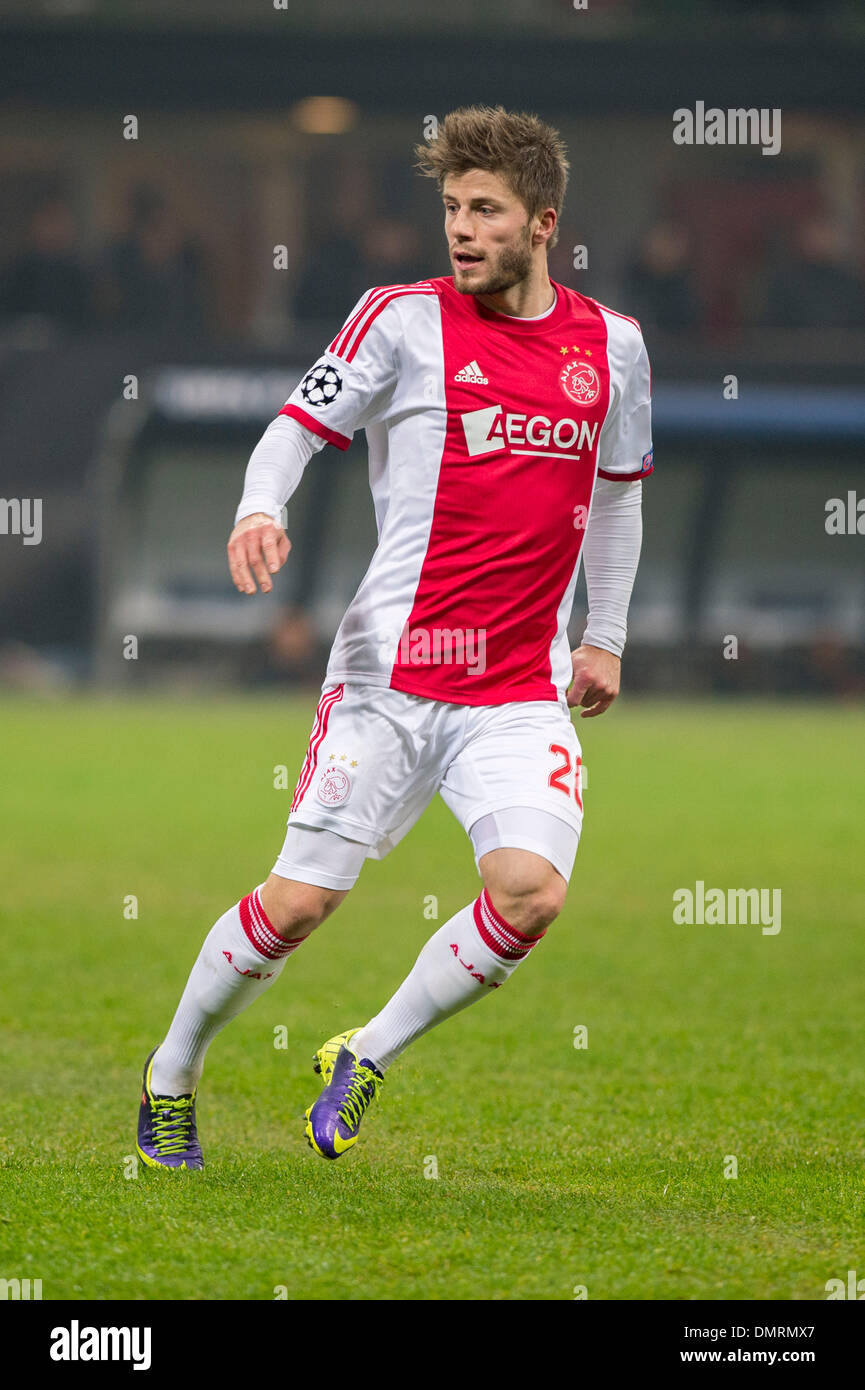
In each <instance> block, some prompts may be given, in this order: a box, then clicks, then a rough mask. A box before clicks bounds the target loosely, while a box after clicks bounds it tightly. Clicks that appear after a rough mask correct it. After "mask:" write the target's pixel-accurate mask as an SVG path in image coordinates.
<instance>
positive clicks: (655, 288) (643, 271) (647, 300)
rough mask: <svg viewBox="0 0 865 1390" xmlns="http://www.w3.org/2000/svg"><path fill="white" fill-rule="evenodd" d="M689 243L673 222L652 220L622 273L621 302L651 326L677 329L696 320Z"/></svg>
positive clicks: (685, 234)
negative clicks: (633, 256)
mask: <svg viewBox="0 0 865 1390" xmlns="http://www.w3.org/2000/svg"><path fill="white" fill-rule="evenodd" d="M693 279H694V277H693V270H692V267H691V244H690V238H689V236H688V233H687V231H686V229H685V228H684V227H682V226H679V225H678V224H677V223H675V222H669V221H665V222H656V223H655V224H654V226H652V227H650V228H649V230H648V232H646V234H645V236H644V237H643V240H642V242H641V244H640V247H639V249H638V251H637V254H636V256H635V258H634V260H633V261H632V262H631V264H630V265H629V266H628V268H627V270H626V272H625V281H624V292H623V296H622V303H623V304H625V305H627V310H628V313H629V314H633V316H634V318H636V319H639V320H640V322H641V323H644V324H646V325H647V326H649V327H651V328H658V329H661V330H667V331H669V332H681V331H682V330H684V329H688V328H693V327H694V325H695V324H696V322H697V301H696V297H695V294H694V288H693Z"/></svg>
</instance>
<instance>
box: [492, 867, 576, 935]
mask: <svg viewBox="0 0 865 1390" xmlns="http://www.w3.org/2000/svg"><path fill="white" fill-rule="evenodd" d="M480 870H481V874H482V875H483V879H484V885H485V887H486V890H487V892H488V893H489V895H490V898H491V900H492V904H493V907H494V908H495V910H496V912H498V913H500V914H501V916H502V917H504V919H505V921H506V922H509V923H510V925H511V926H512V927H514V928H515V929H516V930H517V931H521V932H524V933H525V935H526V936H539V935H540V933H541V932H542V931H544V930H545V928H546V927H548V926H549V925H550V923H551V922H554V921H555V919H556V918H557V917H558V915H559V913H560V912H561V910H562V908H563V907H564V905H565V897H566V895H567V891H568V885H567V883H566V882H565V880H564V879H563V878H562V876H561V874H560V873H559V872H558V870H557V869H555V868H554V867H553V865H552V864H551V863H550V862H549V860H548V859H543V858H542V857H541V856H540V855H539V854H533V853H532V852H531V851H530V850H520V849H497V850H491V851H490V852H489V854H485V855H484V856H483V858H482V859H481V861H480Z"/></svg>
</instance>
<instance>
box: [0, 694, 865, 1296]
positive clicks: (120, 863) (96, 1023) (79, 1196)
mask: <svg viewBox="0 0 865 1390" xmlns="http://www.w3.org/2000/svg"><path fill="white" fill-rule="evenodd" d="M315 699H316V695H315V693H311V694H310V695H308V696H306V697H304V698H290V699H289V698H284V699H274V698H268V699H260V700H259V699H252V698H249V699H235V700H227V699H213V700H211V699H210V698H204V699H202V698H201V697H197V698H196V697H192V696H190V698H189V699H188V700H187V701H180V700H178V699H175V700H173V701H170V702H160V701H157V700H151V699H143V698H141V699H139V698H131V699H127V700H122V701H116V702H112V701H96V700H89V699H76V700H72V701H69V702H53V701H36V702H34V701H32V700H30V701H25V700H24V699H22V698H19V697H8V698H6V699H4V700H3V701H2V703H0V723H2V728H3V734H4V739H3V745H4V748H3V755H2V791H0V799H2V812H3V819H2V843H0V861H2V883H3V894H2V898H3V910H2V913H3V919H4V926H3V934H2V939H3V989H2V1002H0V1011H2V1029H3V1045H2V1086H0V1090H2V1097H3V1100H2V1122H0V1123H2V1129H0V1276H3V1277H7V1278H12V1277H19V1278H25V1277H30V1278H41V1279H42V1281H43V1297H44V1298H45V1299H54V1298H57V1299H79V1298H135V1299H181V1300H183V1299H234V1298H240V1299H267V1300H270V1299H273V1298H275V1297H278V1296H280V1293H281V1292H282V1291H284V1296H287V1297H288V1298H289V1299H294V1298H298V1299H303V1298H312V1299H382V1298H384V1299H387V1298H399V1299H441V1300H448V1299H518V1300H524V1299H553V1300H558V1299H563V1300H568V1299H573V1298H574V1297H575V1290H577V1288H578V1286H584V1287H585V1289H586V1292H587V1296H588V1298H589V1299H683V1300H686V1299H705V1298H708V1299H756V1298H772V1299H778V1300H787V1299H823V1298H825V1297H826V1294H825V1292H824V1289H825V1284H826V1281H827V1280H828V1279H831V1278H842V1279H845V1278H846V1272H847V1270H848V1269H858V1270H859V1272H860V1274H862V1273H865V1245H863V1240H862V1231H863V1192H865V1182H863V1137H865V1121H863V1106H862V1095H863V1089H865V1050H863V1041H862V1020H863V1010H862V997H863V996H862V980H863V977H865V934H863V932H862V921H863V917H865V911H863V909H865V890H863V876H862V872H861V866H862V855H861V834H862V831H861V809H858V808H861V789H862V784H863V762H865V753H863V750H865V716H863V713H862V711H861V710H855V709H844V708H842V707H839V706H829V705H820V704H798V705H797V704H781V703H775V704H759V705H758V704H748V705H733V704H713V703H709V702H707V703H705V704H684V703H662V702H656V703H649V704H646V703H643V702H640V701H638V700H637V699H635V698H633V697H631V698H628V697H625V698H623V699H622V700H621V702H620V704H619V706H618V707H614V708H613V709H612V710H611V711H610V712H609V713H608V714H607V715H605V716H604V717H603V718H602V719H598V720H591V721H579V722H578V728H579V732H580V735H581V738H582V740H583V746H584V758H585V762H586V766H587V768H588V774H589V776H588V788H587V791H586V795H585V801H586V822H585V829H584V834H583V842H582V845H581V847H580V851H579V854H578V856H577V864H576V868H575V871H574V876H573V879H572V882H571V890H570V895H569V899H568V904H567V906H566V909H565V912H564V914H563V916H562V917H561V918H560V919H559V920H558V922H556V923H555V925H554V926H553V927H552V928H551V929H550V931H549V933H548V935H547V937H546V939H545V940H544V942H543V943H542V945H541V946H540V947H539V948H538V949H537V951H536V952H535V953H534V954H533V956H532V958H531V959H530V960H529V961H527V962H526V963H525V965H524V966H523V967H522V968H521V969H520V970H519V971H518V972H517V973H516V974H515V976H514V977H513V979H512V980H511V981H510V982H509V984H508V985H507V986H506V988H505V989H503V990H501V991H498V992H496V993H495V994H494V995H491V996H490V997H489V998H488V999H486V1000H484V1001H483V1002H482V1003H479V1004H478V1005H476V1006H475V1007H473V1008H471V1009H469V1010H467V1011H466V1012H465V1013H463V1014H462V1015H460V1016H459V1017H457V1018H456V1019H453V1020H451V1021H450V1022H449V1023H446V1024H445V1025H444V1026H443V1027H442V1028H440V1029H438V1030H436V1031H434V1032H433V1033H431V1034H429V1035H428V1036H427V1037H426V1038H423V1039H421V1040H420V1041H419V1042H418V1043H417V1044H416V1045H415V1046H414V1047H413V1048H411V1049H410V1050H409V1052H407V1053H406V1054H405V1056H404V1057H403V1058H402V1059H401V1061H400V1062H399V1063H398V1064H397V1065H396V1066H395V1067H394V1068H393V1070H392V1071H391V1072H390V1073H389V1075H388V1078H387V1080H386V1083H385V1086H384V1088H383V1090H382V1094H381V1098H380V1101H379V1102H378V1103H377V1105H376V1107H375V1108H374V1110H373V1111H372V1112H371V1114H370V1116H369V1117H368V1119H367V1121H366V1123H365V1125H364V1129H363V1132H362V1136H361V1140H360V1143H359V1144H358V1146H357V1147H356V1148H355V1150H354V1151H353V1152H352V1153H350V1154H348V1155H347V1156H346V1157H345V1158H344V1159H342V1160H340V1161H339V1162H337V1163H326V1162H323V1161H322V1160H321V1159H319V1158H317V1157H316V1156H315V1155H314V1154H313V1153H312V1151H311V1150H310V1149H309V1148H308V1147H307V1145H306V1143H305V1140H304V1138H303V1134H302V1124H303V1122H302V1112H303V1110H304V1108H305V1107H306V1106H307V1105H308V1104H309V1103H310V1101H311V1100H312V1099H313V1098H314V1096H315V1095H316V1094H317V1089H318V1083H317V1080H316V1078H315V1077H314V1076H313V1074H312V1071H311V1066H310V1059H311V1054H312V1052H313V1050H314V1048H315V1047H316V1046H317V1045H318V1044H319V1043H320V1042H321V1041H322V1040H323V1039H325V1038H327V1037H329V1036H330V1035H331V1034H332V1033H334V1032H337V1031H339V1030H341V1029H343V1028H345V1027H349V1026H352V1025H356V1024H360V1023H363V1022H364V1021H365V1020H366V1019H367V1018H368V1017H369V1016H371V1015H372V1014H373V1013H374V1012H375V1011H376V1010H377V1009H378V1008H379V1007H380V1006H381V1004H382V1003H383V1002H384V1000H385V999H386V998H387V997H388V996H389V995H390V993H391V992H392V991H393V989H394V988H395V987H396V985H397V984H398V983H399V981H400V980H401V979H402V978H403V977H404V975H405V974H406V972H407V971H408V969H409V967H410V966H411V964H412V962H413V960H414V958H415V956H416V954H417V951H418V950H419V948H420V947H421V945H422V944H423V942H424V941H425V940H426V938H427V937H428V936H429V935H430V934H431V932H432V931H433V930H434V929H435V927H436V921H435V920H431V919H430V918H428V917H425V916H424V904H425V900H427V898H428V895H431V894H434V895H436V897H437V899H438V918H437V922H438V924H441V923H443V922H444V921H445V920H446V919H447V917H448V916H450V915H451V914H452V913H453V912H455V911H456V910H457V909H458V908H460V907H462V906H463V904H464V903H466V902H468V901H469V900H470V899H471V898H472V897H474V896H475V894H476V892H477V889H478V880H477V875H476V872H475V868H474V864H473V862H472V856H471V852H470V848H469V845H468V841H467V840H466V839H465V837H464V835H463V833H462V831H461V830H460V828H459V826H458V825H457V824H456V822H455V821H454V820H453V819H452V818H451V816H450V814H449V813H448V811H447V810H446V809H445V807H444V806H443V805H442V804H441V803H439V802H436V803H434V804H433V806H432V807H431V808H430V809H429V811H428V812H427V814H426V815H425V816H424V818H423V819H422V821H421V822H420V824H419V825H418V826H417V827H416V828H415V829H414V830H413V831H412V833H411V834H410V835H409V837H408V838H407V839H406V840H405V841H404V842H403V843H402V845H401V846H400V847H399V848H398V850H397V851H395V852H394V854H392V855H391V856H390V858H389V859H387V860H385V861H384V862H383V863H374V862H370V863H368V864H367V866H366V867H365V869H364V872H363V874H362V876H361V879H360V882H359V884H358V887H357V888H356V889H355V891H354V893H353V894H352V895H351V896H350V897H349V899H348V900H347V902H346V903H345V904H344V906H343V907H342V908H341V909H340V910H339V911H338V912H337V913H336V914H335V916H334V917H333V918H331V919H330V921H329V922H327V923H326V924H325V925H324V926H323V927H322V928H321V929H320V931H319V932H318V933H317V934H316V935H315V936H314V937H313V938H312V939H311V941H310V942H309V943H308V944H307V945H306V946H305V947H304V948H303V949H302V950H300V951H299V952H298V953H297V954H296V955H295V956H294V957H293V958H292V959H291V960H290V961H289V962H288V964H287V966H286V969H285V971H284V973H283V975H282V977H281V979H280V980H279V982H278V983H277V985H276V986H275V988H274V989H273V990H271V991H270V993H269V994H268V995H267V996H266V997H265V998H264V999H262V1000H261V1001H259V1002H258V1003H257V1004H256V1005H255V1006H254V1007H253V1008H252V1009H250V1010H249V1011H248V1012H247V1013H246V1014H245V1015H243V1016H242V1017H241V1018H240V1019H239V1020H238V1021H237V1022H235V1023H234V1024H232V1025H231V1026H230V1027H229V1028H228V1029H227V1030H226V1031H225V1032H224V1033H223V1034H222V1035H221V1036H220V1037H219V1038H218V1039H217V1040H216V1042H215V1043H214V1045H213V1047H212V1048H211V1051H210V1054H209V1058H208V1065H207V1069H206V1072H205V1077H204V1081H203V1084H202V1087H201V1091H200V1101H199V1127H200V1131H201V1135H202V1140H203V1143H204V1146H205V1153H206V1158H207V1165H208V1166H207V1168H206V1169H205V1171H204V1173H202V1174H199V1175H179V1176H176V1175H170V1174H162V1173H155V1174H153V1173H149V1172H144V1171H139V1170H138V1169H137V1168H136V1166H135V1165H134V1164H133V1163H132V1162H131V1159H130V1157H129V1156H130V1155H132V1154H133V1153H134V1135H135V1120H136V1109H137V1102H138V1095H139V1090H138V1087H139V1074H140V1069H141V1065H142V1062H143V1059H144V1056H145V1054H146V1052H147V1051H148V1050H149V1048H150V1047H152V1046H153V1045H154V1043H155V1042H157V1041H158V1039H159V1038H160V1036H161V1035H162V1033H163V1031H164V1029H165V1028H166V1026H167V1024H168V1021H169V1018H170V1016H171V1013H172V1011H173V1008H174V1005H175V1002H176V1000H177V998H178V996H179V993H180V990H181V988H182V986H183V983H184V981H185V978H186V974H187V972H188V969H189V967H190V965H191V963H192V961H193V959H194V957H195V955H196V953H197V951H198V948H199V944H200V942H201V940H202V938H203V936H204V934H205V933H206V931H207V930H208V929H209V927H210V926H211V924H212V922H213V921H214V920H215V918H216V917H217V916H218V915H219V914H220V913H221V912H222V911H223V910H224V909H225V907H226V906H228V905H230V904H231V903H233V902H236V901H237V899H238V898H239V897H240V896H241V895H242V894H243V893H245V892H247V891H249V889H250V888H252V887H253V886H254V885H255V884H256V883H259V882H261V881H262V879H263V878H264V877H265V876H266V874H267V872H268V871H269V869H270V867H271V865H272V863H273V861H274V859H275V857H276V854H277V852H278V850H279V848H280V846H281V843H282V835H283V823H284V820H285V816H286V814H287V810H288V804H289V801H290V798H291V789H289V790H278V789H276V788H274V786H273V779H274V767H275V766H276V765H278V764H285V765H286V766H287V768H288V776H289V783H290V788H291V787H293V784H294V779H295V776H296V773H297V769H298V767H299V763H300V760H301V758H302V755H303V751H304V749H305V745H306V739H307V735H308V732H309V727H310V724H311V721H312V715H313V712H314V706H315ZM698 879H702V880H703V881H704V882H705V883H706V885H707V886H719V887H723V888H728V887H745V888H747V887H753V886H757V887H766V888H780V889H781V890H782V893H783V899H782V901H783V917H782V928H781V931H780V932H779V933H778V934H777V935H774V936H772V935H764V934H763V933H762V932H761V930H760V927H759V925H735V926H708V925H704V926H699V925H693V926H685V925H682V926H679V925H675V924H674V922H673V917H672V911H673V900H672V895H673V892H674V891H675V890H676V889H677V888H680V887H691V888H693V887H694V884H695V882H696V881H697V880H698ZM128 895H135V897H136V898H137V901H138V916H137V919H132V918H130V917H128V916H125V915H124V901H125V900H126V899H127V896H128ZM580 1025H582V1026H583V1027H585V1028H586V1029H587V1030H588V1046H587V1047H585V1048H575V1046H574V1036H575V1035H574V1030H575V1028H577V1027H578V1026H580ZM281 1029H284V1030H285V1032H284V1034H282V1033H281V1032H280V1030H281ZM282 1036H284V1037H285V1039H286V1041H287V1046H286V1047H276V1046H274V1043H275V1041H279V1040H280V1039H281V1037H282ZM730 1156H734V1157H735V1158H736V1161H737V1165H738V1176H737V1177H735V1178H732V1177H725V1167H726V1169H727V1170H728V1171H729V1170H730V1169H731V1164H730V1162H729V1157H730ZM433 1159H434V1160H435V1164H433V1162H432V1160H433ZM436 1165H437V1171H438V1176H437V1177H430V1176H427V1174H428V1173H430V1172H431V1171H432V1170H433V1168H434V1167H435V1166H436Z"/></svg>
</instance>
